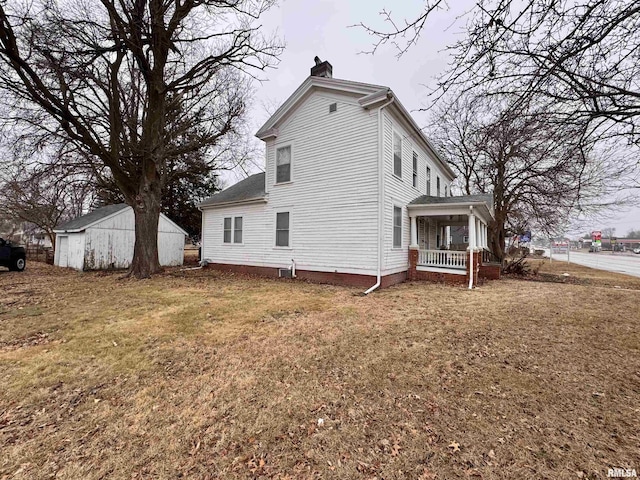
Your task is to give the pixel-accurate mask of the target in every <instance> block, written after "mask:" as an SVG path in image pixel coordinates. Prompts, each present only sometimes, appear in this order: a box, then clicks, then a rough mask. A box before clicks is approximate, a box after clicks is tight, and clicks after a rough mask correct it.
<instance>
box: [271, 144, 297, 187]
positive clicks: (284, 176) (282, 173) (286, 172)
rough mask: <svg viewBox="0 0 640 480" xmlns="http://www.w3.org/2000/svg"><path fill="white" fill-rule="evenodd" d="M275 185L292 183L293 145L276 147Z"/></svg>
mask: <svg viewBox="0 0 640 480" xmlns="http://www.w3.org/2000/svg"><path fill="white" fill-rule="evenodd" d="M275 163H276V171H275V184H276V185H277V184H279V183H288V182H291V170H292V164H293V147H292V145H291V144H288V145H281V146H276V162H275Z"/></svg>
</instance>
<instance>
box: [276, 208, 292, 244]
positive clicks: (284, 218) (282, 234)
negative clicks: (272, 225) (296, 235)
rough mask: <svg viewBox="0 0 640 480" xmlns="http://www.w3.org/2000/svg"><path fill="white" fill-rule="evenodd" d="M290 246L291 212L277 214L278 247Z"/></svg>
mask: <svg viewBox="0 0 640 480" xmlns="http://www.w3.org/2000/svg"><path fill="white" fill-rule="evenodd" d="M288 246H289V212H279V213H277V214H276V247H288Z"/></svg>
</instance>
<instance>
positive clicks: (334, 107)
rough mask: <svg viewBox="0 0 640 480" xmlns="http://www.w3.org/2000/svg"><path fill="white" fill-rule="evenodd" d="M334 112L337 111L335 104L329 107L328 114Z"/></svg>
mask: <svg viewBox="0 0 640 480" xmlns="http://www.w3.org/2000/svg"><path fill="white" fill-rule="evenodd" d="M336 110H338V104H337V103H332V104H331V105H329V113H332V112H335V111H336Z"/></svg>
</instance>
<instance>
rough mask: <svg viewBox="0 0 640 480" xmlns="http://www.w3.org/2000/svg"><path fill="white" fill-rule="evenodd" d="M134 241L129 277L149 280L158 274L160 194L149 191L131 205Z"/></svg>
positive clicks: (159, 269)
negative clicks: (133, 218)
mask: <svg viewBox="0 0 640 480" xmlns="http://www.w3.org/2000/svg"><path fill="white" fill-rule="evenodd" d="M133 211H134V214H135V226H136V240H135V245H134V247H133V260H132V261H131V267H130V269H129V275H132V276H134V277H136V278H149V277H150V276H151V275H153V274H154V273H158V272H160V271H161V270H162V269H161V268H160V262H159V260H158V222H159V221H160V194H159V190H158V192H154V191H149V190H147V191H146V192H144V193H142V194H140V195H138V196H137V197H136V202H134V205H133Z"/></svg>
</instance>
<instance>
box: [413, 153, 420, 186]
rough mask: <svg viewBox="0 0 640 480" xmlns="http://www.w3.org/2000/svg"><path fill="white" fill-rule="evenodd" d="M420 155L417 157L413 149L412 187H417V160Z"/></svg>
mask: <svg viewBox="0 0 640 480" xmlns="http://www.w3.org/2000/svg"><path fill="white" fill-rule="evenodd" d="M419 158H420V157H418V152H416V151H415V150H414V151H413V156H412V159H413V188H415V189H417V188H418V184H419V182H418V180H419V179H418V165H419V163H420V160H419Z"/></svg>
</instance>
